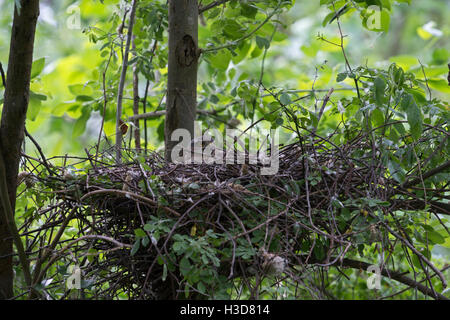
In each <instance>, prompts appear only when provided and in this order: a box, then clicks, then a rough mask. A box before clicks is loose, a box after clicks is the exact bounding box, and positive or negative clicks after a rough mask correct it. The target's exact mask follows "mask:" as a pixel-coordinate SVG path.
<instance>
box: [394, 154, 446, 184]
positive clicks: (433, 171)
mask: <svg viewBox="0 0 450 320" xmlns="http://www.w3.org/2000/svg"><path fill="white" fill-rule="evenodd" d="M448 168H450V160H449V161H447V162H446V163H444V164H442V165H440V166H439V167H437V168H433V169H431V170H430V171H427V172H425V173H424V174H422V177H417V178H415V179H413V180H411V181H406V182H405V183H403V185H402V187H403V188H409V187H412V186H415V185H416V184H419V183H421V182H422V179H423V180H426V179H428V178H429V177H432V176H434V175H436V174H438V173H441V172H442V171H445V170H447V169H448Z"/></svg>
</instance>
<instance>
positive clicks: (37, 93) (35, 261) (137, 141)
mask: <svg viewBox="0 0 450 320" xmlns="http://www.w3.org/2000/svg"><path fill="white" fill-rule="evenodd" d="M25 2H26V1H23V0H15V1H1V2H0V8H1V9H2V10H1V12H2V13H1V14H0V19H1V23H2V25H3V26H5V28H2V30H1V31H0V32H1V33H0V48H4V49H5V50H0V61H1V62H6V61H9V65H10V66H11V65H14V64H11V61H13V60H12V58H13V57H14V46H12V45H11V44H10V42H9V38H10V37H11V30H12V28H11V27H10V25H11V23H12V19H13V17H12V12H14V6H16V15H15V17H14V22H15V23H17V24H20V21H21V17H22V20H23V17H26V14H27V13H29V12H30V14H31V13H32V9H33V8H31V5H30V4H29V3H28V4H27V3H25ZM187 2H192V1H187ZM194 2H195V1H194ZM30 3H39V1H37V0H33V1H30ZM170 6H172V10H176V8H177V6H182V5H181V4H179V3H178V2H177V1H173V2H171V4H168V3H167V2H166V1H159V0H140V1H135V0H133V1H125V0H101V1H100V0H99V1H92V0H82V1H51V0H47V1H45V0H41V1H40V17H39V20H38V23H37V27H36V37H35V40H34V44H33V42H31V43H30V42H29V41H28V43H23V44H24V45H28V46H30V45H31V46H34V48H35V49H34V57H33V62H32V68H31V69H30V68H29V70H28V73H29V74H28V76H29V79H28V80H27V79H26V75H27V72H26V67H27V64H26V63H23V68H25V71H24V72H22V73H20V72H19V71H18V69H17V70H16V69H14V68H11V70H10V68H6V67H5V65H6V64H5V63H4V64H3V66H4V69H5V70H4V77H3V78H4V79H3V86H1V87H2V89H1V91H0V93H1V100H0V102H1V104H2V105H1V107H0V108H1V110H2V124H1V130H0V134H1V136H0V137H1V139H0V143H1V144H0V147H1V150H2V152H1V153H0V157H2V159H1V161H0V180H1V181H0V184H1V185H0V187H1V188H0V194H1V200H2V202H1V204H0V211H1V213H2V216H1V220H0V222H1V223H0V227H1V228H0V238H2V241H3V242H2V245H1V246H0V251H1V253H0V296H1V297H5V298H11V297H17V298H20V299H24V298H32V299H35V298H40V299H66V298H83V299H109V298H112V299H127V298H131V299H144V298H145V299H166V298H177V299H178V298H194V299H230V298H231V299H247V298H257V299H270V298H278V299H373V298H380V299H398V298H400V299H429V298H435V299H448V298H449V297H450V293H449V292H448V289H446V287H447V281H448V280H449V273H448V268H449V264H448V261H449V256H450V251H449V249H450V232H449V227H450V222H449V220H448V216H449V214H450V204H449V202H448V200H449V191H450V190H449V185H448V183H449V168H450V160H449V157H448V154H449V151H450V145H449V141H448V137H449V128H448V120H449V116H450V114H449V110H450V109H449V104H448V97H449V95H448V94H449V92H450V80H447V75H448V74H449V66H448V65H447V64H448V62H449V50H448V45H449V42H448V34H449V32H450V31H449V30H450V28H449V25H448V22H447V21H446V19H445V18H446V17H445V12H446V11H448V10H449V9H450V8H449V4H448V3H447V2H446V1H419V0H415V1H414V0H320V1H317V2H314V1H303V0H297V1H290V0H261V1H251V0H248V1H236V0H230V1H208V0H205V1H198V7H197V5H195V8H196V9H195V10H196V12H195V14H197V13H198V19H196V20H198V24H197V23H196V24H195V29H196V28H198V34H195V35H193V37H192V38H193V39H194V47H196V48H195V49H196V50H194V51H192V52H193V53H194V57H195V59H194V60H195V65H192V64H191V61H188V62H183V63H186V65H189V66H190V67H191V69H193V70H194V72H195V75H193V74H192V70H188V71H183V70H181V71H177V72H178V73H175V74H174V75H175V78H174V76H170V75H169V74H170V72H171V71H172V72H173V70H175V69H174V65H176V63H178V64H179V65H177V66H178V67H180V65H182V63H181V62H180V61H179V60H178V62H177V60H176V59H175V60H174V61H175V62H171V58H170V57H171V54H174V51H172V50H173V49H172V47H171V46H170V45H169V40H168V38H169V33H170V32H173V27H172V30H171V29H169V28H168V27H169V25H171V26H173V24H171V21H170V18H171V17H170V15H169V14H168V13H169V11H170ZM186 10H187V9H186ZM197 10H198V11H197ZM170 12H172V11H170ZM173 12H175V11H173ZM171 14H173V13H171ZM172 19H173V18H172ZM172 23H173V22H172ZM130 24H131V26H132V27H131V28H129V26H130ZM6 26H8V28H6ZM29 31H30V30H29ZM33 32H34V31H33ZM186 32H187V31H186ZM190 32H196V30H194V31H192V30H190V31H189V32H188V33H189V34H190ZM17 34H19V35H20V31H19V32H18V33H17ZM15 37H16V41H18V38H19V36H17V35H15V34H14V33H13V35H12V40H11V43H13V42H14V39H15ZM172 37H174V36H173V35H172ZM197 37H198V39H196V38H197ZM25 38H26V39H28V40H29V37H25ZM25 42H26V41H25ZM10 46H11V47H12V50H11V53H10V54H9V56H8V55H7V53H8V51H9V50H6V49H7V48H9V47H10ZM18 47H19V45H18V46H16V48H18ZM197 49H198V50H197ZM128 52H129V54H128ZM17 57H18V58H17ZM16 58H17V59H19V60H18V61H20V59H22V56H16ZM30 58H31V57H30ZM197 59H198V60H197ZM197 64H198V66H197ZM29 67H31V60H30V65H29ZM169 70H171V71H169ZM13 72H18V73H20V74H23V75H24V77H22V78H21V79H20V80H17V79H16V82H18V81H23V83H26V82H28V83H29V84H30V91H29V94H28V92H27V90H25V92H21V91H20V90H19V91H17V90H15V91H14V90H12V89H10V88H12V87H14V86H15V83H16V82H14V81H13V79H10V78H11V77H9V75H10V73H11V74H12V73H13ZM180 72H186V73H180ZM189 72H191V73H189ZM188 76H189V77H188ZM171 77H172V78H171ZM174 79H175V80H174ZM192 79H194V80H192ZM195 79H196V81H197V82H196V83H197V85H196V86H195ZM183 80H185V81H186V82H187V84H188V85H189V84H190V85H191V86H190V87H191V89H192V90H194V91H195V92H194V95H192V94H191V93H190V92H188V91H186V92H188V93H185V91H182V92H181V91H180V92H181V93H180V92H177V90H178V89H177V88H176V86H177V85H179V83H180V81H183ZM173 81H175V82H173ZM193 81H194V82H193ZM171 83H172V84H171ZM173 83H175V84H173ZM170 86H175V89H173V90H172V89H170V88H169V87H170ZM25 87H26V86H25ZM18 88H23V85H18ZM8 90H10V91H8ZM171 90H172V91H171ZM183 90H184V87H183ZM186 90H189V88H187V89H186ZM23 94H25V95H26V96H27V101H26V103H28V97H29V104H28V109H27V108H25V110H26V114H25V113H24V114H22V116H23V118H25V116H26V121H25V119H20V117H19V119H17V117H16V116H17V112H13V111H14V110H16V109H14V106H15V105H16V104H14V103H12V101H18V100H14V99H16V98H17V96H19V98H20V97H23ZM195 95H196V96H195ZM178 96H179V97H180V99H181V100H179V101H181V103H182V104H183V102H184V103H185V104H186V105H189V108H188V107H187V106H186V109H183V112H182V113H180V112H179V113H177V114H176V113H175V115H174V112H173V111H170V110H171V109H170V108H171V105H173V104H174V103H175V102H174V100H175V101H176V99H177V97H178ZM189 99H191V100H192V99H193V101H194V102H195V101H196V102H197V103H196V104H195V103H194V104H193V103H191V102H189V101H191V100H189ZM186 100H188V102H189V103H188V102H186ZM20 101H21V100H20ZM11 110H13V111H11ZM189 114H191V115H192V114H193V115H194V117H191V116H189ZM19 116H20V115H19ZM176 117H178V118H176ZM175 118H176V119H175ZM193 118H195V119H196V120H197V121H199V123H200V126H201V129H202V130H203V131H205V130H207V129H209V130H210V131H211V130H213V129H217V130H218V131H219V132H221V133H224V132H225V130H226V129H236V130H237V131H238V132H240V133H245V134H247V136H246V137H248V135H256V136H258V135H259V136H261V135H265V134H266V133H267V132H269V129H273V130H277V132H278V133H279V139H280V141H279V142H280V153H279V157H278V159H279V162H280V164H279V168H278V171H277V173H276V174H275V175H267V176H266V175H261V174H260V168H261V165H260V164H232V165H229V164H205V163H199V164H182V165H180V164H175V163H172V162H171V161H170V160H171V159H170V157H168V156H167V150H169V148H167V146H168V143H167V139H168V138H167V137H168V135H169V136H170V134H171V133H172V131H173V129H175V128H181V127H183V128H188V129H189V130H190V131H193V130H194V129H193V128H194V124H193ZM5 119H13V120H14V119H15V120H14V121H18V122H17V123H19V124H21V123H22V125H14V124H13V122H11V121H9V120H5ZM166 119H168V120H166ZM165 120H166V121H167V123H166V121H165ZM24 121H25V128H23V122H24ZM11 127H13V128H11ZM11 130H16V131H14V133H11ZM16 132H17V134H16ZM21 135H22V136H23V135H25V139H24V141H23V143H22V141H21V140H20V136H21ZM17 137H19V138H17ZM117 141H119V143H118V144H117ZM14 143H16V144H14ZM17 143H18V144H17ZM231 145H232V147H233V150H234V149H236V150H238V149H239V150H240V151H245V150H247V151H248V149H249V148H250V147H251V142H249V141H246V142H245V141H244V145H243V146H242V145H239V144H238V143H235V142H234V141H232V143H231ZM261 145H262V142H261V141H259V142H258V145H257V146H258V147H261ZM19 147H20V149H19ZM275 147H276V145H275V144H273V143H272V144H271V151H273V150H274V149H275ZM171 148H172V146H171V147H170V149H171ZM8 150H13V151H14V150H15V151H14V152H12V153H11V152H9V151H8ZM164 150H165V151H166V154H165V155H164ZM19 160H20V163H19ZM19 165H20V169H19V170H17V168H18V167H19ZM2 166H6V169H5V168H2ZM18 171H20V173H19V172H18ZM16 186H17V192H15V187H16ZM8 195H9V196H8ZM8 208H9V209H8ZM13 211H14V216H12V213H13ZM12 217H13V218H14V219H12ZM8 221H9V223H8ZM13 242H14V245H15V248H16V250H15V251H14V253H16V254H13V252H12V248H13V247H12V244H13ZM8 259H11V260H8ZM10 267H11V268H10ZM373 267H375V268H373ZM8 268H10V269H11V270H9V269H8ZM12 268H13V269H14V272H15V278H14V287H11V284H12V283H13V282H12V275H11V272H10V271H12V270H13V269H12ZM374 270H375V273H377V272H378V274H380V275H381V276H382V278H381V280H380V286H379V287H377V288H373V287H370V285H369V284H370V280H371V279H372V280H373V279H375V283H376V281H377V280H376V279H377V278H376V277H375V278H373V277H371V276H372V273H371V272H373V271H374ZM74 276H79V277H80V278H81V283H80V284H79V286H78V287H74V286H73V284H72V285H71V281H73V280H74ZM369 277H371V278H369ZM368 278H369V281H367V280H368ZM75 282H76V281H75ZM68 284H69V285H68ZM10 289H11V290H10ZM2 290H3V291H2Z"/></svg>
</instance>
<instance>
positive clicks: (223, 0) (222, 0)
mask: <svg viewBox="0 0 450 320" xmlns="http://www.w3.org/2000/svg"><path fill="white" fill-rule="evenodd" d="M228 1H230V0H217V1H214V2H211V3H210V4H208V5H206V6H203V7H200V8H198V14H201V13H203V12H205V11H208V10H209V9H212V8H214V7H217V6H220V5H221V4H225V3H226V2H228Z"/></svg>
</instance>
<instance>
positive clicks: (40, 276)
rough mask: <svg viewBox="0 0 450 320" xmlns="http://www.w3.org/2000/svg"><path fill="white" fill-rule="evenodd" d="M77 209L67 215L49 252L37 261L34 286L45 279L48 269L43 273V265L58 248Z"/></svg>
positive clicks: (48, 249)
mask: <svg viewBox="0 0 450 320" xmlns="http://www.w3.org/2000/svg"><path fill="white" fill-rule="evenodd" d="M76 209H77V207H74V208H73V209H72V210H71V211H70V212H69V214H68V215H67V217H66V218H65V219H64V221H63V223H62V224H61V226H60V228H59V230H58V233H57V234H56V236H55V237H54V238H53V241H52V243H51V244H50V246H49V247H48V248H47V250H46V251H45V252H44V254H43V255H42V257H41V258H40V259H38V260H37V262H36V266H35V268H34V271H33V283H32V284H33V286H34V285H36V284H38V283H39V282H41V281H42V279H43V278H44V275H45V271H46V270H47V268H46V269H45V270H42V272H41V267H42V264H43V263H44V262H45V260H47V259H48V257H49V256H50V255H51V254H52V251H53V250H54V249H55V248H56V245H57V244H58V242H59V239H61V237H62V235H63V233H64V231H65V230H66V227H67V225H68V224H69V222H70V221H71V220H72V217H73V216H74V214H75V211H76Z"/></svg>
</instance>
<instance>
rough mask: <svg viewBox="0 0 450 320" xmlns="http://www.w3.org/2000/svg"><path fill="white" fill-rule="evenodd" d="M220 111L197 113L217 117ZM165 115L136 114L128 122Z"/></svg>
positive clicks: (160, 113)
mask: <svg viewBox="0 0 450 320" xmlns="http://www.w3.org/2000/svg"><path fill="white" fill-rule="evenodd" d="M220 111H222V110H220ZM220 111H219V110H214V111H209V110H197V113H200V114H204V115H210V116H211V115H216V114H217V113H218V112H220ZM165 115H166V111H153V112H147V113H141V114H136V115H134V116H130V117H128V121H135V120H141V119H151V118H158V117H161V116H165Z"/></svg>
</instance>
